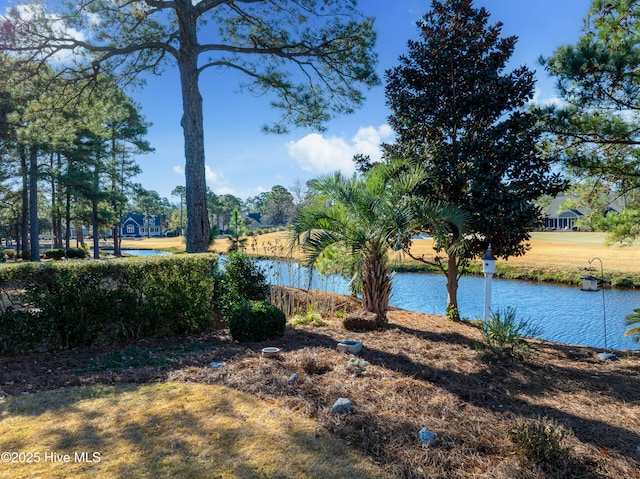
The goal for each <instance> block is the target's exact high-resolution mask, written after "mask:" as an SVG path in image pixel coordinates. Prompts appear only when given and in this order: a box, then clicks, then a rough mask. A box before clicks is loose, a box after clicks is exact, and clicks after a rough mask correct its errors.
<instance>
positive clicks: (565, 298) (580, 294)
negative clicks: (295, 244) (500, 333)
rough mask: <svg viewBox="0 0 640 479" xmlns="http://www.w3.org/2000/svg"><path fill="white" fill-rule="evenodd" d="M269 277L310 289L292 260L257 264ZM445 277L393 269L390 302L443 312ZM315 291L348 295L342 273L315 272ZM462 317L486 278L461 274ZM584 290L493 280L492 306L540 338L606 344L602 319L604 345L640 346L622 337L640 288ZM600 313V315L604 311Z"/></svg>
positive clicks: (475, 306) (471, 314) (473, 310)
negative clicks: (512, 315) (526, 322)
mask: <svg viewBox="0 0 640 479" xmlns="http://www.w3.org/2000/svg"><path fill="white" fill-rule="evenodd" d="M260 263H261V265H262V266H263V267H264V268H265V271H266V272H267V273H268V278H269V281H270V282H271V283H273V284H282V285H288V286H296V287H308V270H307V269H306V268H304V267H302V266H298V265H296V264H295V263H293V264H286V263H277V262H273V261H268V260H263V261H261V262H260ZM445 284H446V279H445V277H444V275H441V274H427V273H396V274H395V275H394V278H393V293H392V296H391V301H390V303H391V305H392V306H396V307H398V308H402V309H407V310H410V311H418V312H422V313H431V314H438V315H444V314H445V312H446V307H447V290H446V286H445ZM311 288H313V289H325V290H327V291H332V292H335V293H340V294H349V288H348V284H347V281H346V280H344V279H343V278H341V277H329V278H326V277H322V276H320V275H318V274H314V278H313V282H312V284H311ZM458 305H459V308H460V315H461V316H462V317H464V318H469V319H477V318H481V317H482V314H483V311H484V278H483V277H473V276H464V277H462V278H461V279H460V287H459V290H458ZM604 306H605V308H604V311H603V294H602V291H598V292H585V291H581V290H580V289H579V288H577V287H569V286H562V285H556V284H545V283H532V282H527V281H513V280H503V279H494V280H493V283H492V310H493V311H499V310H503V309H504V308H506V307H512V308H515V310H516V313H517V316H518V318H519V319H523V320H529V321H530V322H531V324H532V325H534V326H538V327H540V328H541V329H542V332H541V334H540V337H541V338H542V339H546V340H549V341H555V342H560V343H567V344H579V345H584V346H592V347H598V348H604V345H605V341H604V329H605V324H604V323H605V319H606V330H607V346H608V347H609V348H613V349H619V350H624V349H635V350H640V344H638V343H634V342H633V340H632V339H631V338H629V337H624V332H625V330H626V329H627V327H626V326H625V325H624V318H625V316H626V315H627V314H629V313H631V312H633V310H634V309H635V308H640V292H639V291H632V290H615V289H613V290H606V291H605V293H604ZM603 313H604V314H603Z"/></svg>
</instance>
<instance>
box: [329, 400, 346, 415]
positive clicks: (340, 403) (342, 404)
mask: <svg viewBox="0 0 640 479" xmlns="http://www.w3.org/2000/svg"><path fill="white" fill-rule="evenodd" d="M331 410H332V411H333V412H335V413H338V414H349V413H350V412H351V401H350V400H349V399H347V398H339V399H338V400H337V401H336V402H335V403H334V404H333V408H331Z"/></svg>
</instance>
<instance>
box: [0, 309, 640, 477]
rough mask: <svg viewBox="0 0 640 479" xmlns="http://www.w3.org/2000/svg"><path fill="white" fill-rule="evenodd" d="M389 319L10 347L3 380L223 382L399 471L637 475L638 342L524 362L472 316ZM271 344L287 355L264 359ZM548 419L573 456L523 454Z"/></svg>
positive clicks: (19, 388)
mask: <svg viewBox="0 0 640 479" xmlns="http://www.w3.org/2000/svg"><path fill="white" fill-rule="evenodd" d="M388 317H389V326H388V327H387V328H385V329H384V330H379V331H373V332H366V333H364V332H362V333H353V332H348V331H345V330H344V329H343V328H342V325H341V321H340V319H337V318H334V319H331V320H329V321H328V323H327V325H325V326H321V327H307V326H304V327H298V328H296V329H293V328H288V329H287V332H286V334H285V336H284V337H283V338H280V339H278V340H274V341H267V342H263V343H249V344H242V345H241V344H237V343H233V342H232V341H230V339H229V338H228V337H227V336H226V335H225V334H224V332H220V333H217V334H214V335H210V336H205V337H201V338H187V339H185V340H183V341H175V342H167V341H164V342H152V341H148V342H144V343H137V344H131V345H127V346H122V347H120V348H107V349H104V350H96V349H94V350H88V351H69V352H57V353H47V354H43V355H33V356H28V357H20V358H3V359H0V381H1V382H0V387H1V388H2V389H3V390H4V392H5V393H6V394H7V395H9V396H18V395H21V394H23V393H24V392H36V391H39V390H48V389H55V388H59V387H65V386H74V385H96V384H109V385H113V384H130V383H145V382H166V381H171V382H178V383H200V384H211V385H214V384H215V385H223V386H228V387H230V388H233V389H236V390H239V391H242V392H244V393H247V394H249V395H250V396H251V397H254V398H256V403H266V404H268V405H269V406H273V407H277V408H285V409H288V410H290V411H292V412H293V414H294V415H299V416H301V417H305V418H310V419H312V420H314V421H315V422H316V424H317V427H318V430H319V431H327V432H330V433H331V434H332V435H334V436H335V437H336V438H338V439H339V440H340V442H341V443H342V445H343V447H344V448H345V450H346V449H356V450H358V451H361V452H363V453H365V454H366V455H367V457H368V458H369V459H370V461H371V462H372V463H374V464H375V465H379V466H380V467H381V468H382V469H384V470H385V471H386V472H387V473H389V474H390V475H391V476H392V477H407V478H413V477H425V478H426V477H428V478H443V479H444V478H496V479H507V478H509V479H520V478H521V479H529V478H536V479H537V478H547V477H549V478H550V477H572V478H573V477H575V478H609V479H618V478H631V479H633V478H640V353H639V352H619V353H618V356H619V358H620V360H619V361H616V362H601V361H599V360H598V359H597V358H596V356H595V354H596V353H597V352H598V351H597V350H595V349H592V348H585V347H578V346H570V345H558V344H551V343H546V342H536V343H535V344H534V350H533V353H532V355H530V356H529V357H528V358H526V359H525V360H523V361H512V360H507V359H500V360H498V359H487V358H485V357H484V356H483V355H482V354H481V353H480V352H479V350H478V345H479V344H480V334H479V332H478V330H477V329H476V328H474V327H472V326H469V325H466V324H461V323H452V322H450V321H448V320H447V319H446V318H443V317H438V316H432V315H427V314H418V313H412V312H407V311H402V310H393V311H390V312H389V315H388ZM344 339H354V340H358V341H362V342H363V343H364V349H363V351H362V353H361V354H360V355H359V358H360V360H361V361H360V362H359V363H358V367H355V368H354V365H353V361H351V362H349V358H350V356H349V355H346V354H344V353H340V352H338V351H337V350H336V344H337V343H338V342H339V341H342V340H344ZM265 346H277V347H279V348H281V353H280V354H279V355H278V356H276V357H274V358H266V357H262V355H261V353H260V351H261V349H262V348H263V347H265ZM362 360H363V361H366V363H364V362H362ZM213 361H216V362H221V363H224V366H223V367H221V368H218V369H214V368H211V367H210V363H211V362H213ZM294 374H297V379H295V377H292V376H293V375H294ZM7 383H10V384H7ZM341 397H344V398H349V399H350V400H351V401H352V404H353V411H352V413H351V414H347V415H338V414H335V413H333V412H332V411H331V406H332V405H333V403H334V402H335V401H336V400H337V399H338V398H341ZM541 418H548V419H550V420H553V421H554V422H555V423H556V424H558V425H559V426H562V427H563V428H565V429H566V430H569V431H570V432H571V433H570V435H569V436H568V437H567V439H566V445H567V447H568V450H569V451H570V456H569V457H568V459H567V461H566V463H564V464H553V463H549V464H547V463H544V462H539V463H535V462H532V461H530V460H527V458H526V457H523V456H522V455H521V454H519V453H518V449H517V448H516V447H515V445H514V443H513V442H512V440H511V439H510V436H509V430H510V429H512V428H513V427H514V426H515V425H517V424H521V423H522V422H524V421H538V420H540V419H541ZM423 427H427V428H428V429H429V430H431V431H433V432H434V433H435V434H437V439H436V441H435V443H434V444H432V445H425V444H422V443H421V442H420V440H419V438H418V432H419V431H420V430H421V429H422V428H423ZM318 477H320V476H318Z"/></svg>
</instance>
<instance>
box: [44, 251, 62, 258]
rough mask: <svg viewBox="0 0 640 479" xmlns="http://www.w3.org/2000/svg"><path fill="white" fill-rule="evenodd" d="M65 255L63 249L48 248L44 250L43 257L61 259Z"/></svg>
mask: <svg viewBox="0 0 640 479" xmlns="http://www.w3.org/2000/svg"><path fill="white" fill-rule="evenodd" d="M64 256H65V251H64V250H63V249H48V250H47V251H45V252H44V257H45V258H47V259H62V258H64Z"/></svg>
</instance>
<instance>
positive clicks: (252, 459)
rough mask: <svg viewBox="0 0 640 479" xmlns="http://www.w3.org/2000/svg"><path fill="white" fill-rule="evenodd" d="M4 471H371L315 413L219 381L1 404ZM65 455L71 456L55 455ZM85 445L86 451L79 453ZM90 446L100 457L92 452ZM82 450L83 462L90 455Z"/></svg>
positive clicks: (189, 474)
mask: <svg viewBox="0 0 640 479" xmlns="http://www.w3.org/2000/svg"><path fill="white" fill-rule="evenodd" d="M0 411H1V413H0V414H1V416H2V422H1V423H0V450H2V451H23V452H31V453H39V454H33V455H31V459H32V460H34V461H36V460H37V461H38V462H32V463H24V462H23V463H19V462H17V463H10V464H7V463H4V464H3V465H2V470H3V472H2V473H1V474H0V476H1V477H11V478H28V477H42V478H44V477H47V478H55V477H60V478H81V477H82V478H84V477H107V478H118V477H152V478H160V477H172V478H204V477H216V478H255V477H268V478H276V477H281V478H296V479H297V478H315V477H332V478H336V479H337V478H343V477H354V478H377V477H380V476H381V474H384V473H383V471H381V470H380V469H379V468H376V467H375V466H373V465H371V464H370V463H368V462H367V461H366V460H365V459H363V457H362V455H359V454H358V453H356V452H355V451H353V450H347V451H345V450H344V448H343V445H342V443H341V442H340V441H339V440H337V439H336V438H334V437H332V436H330V435H328V434H327V433H325V432H322V431H320V430H319V428H318V426H317V424H316V422H315V421H312V420H310V419H306V418H303V417H302V416H300V415H296V414H294V413H293V412H291V411H288V410H287V409H285V408H281V407H278V406H277V405H276V404H274V402H273V401H263V400H259V398H256V397H255V396H250V395H247V394H245V393H241V392H239V391H235V390H232V389H228V388H225V387H222V386H212V385H202V384H185V383H164V384H145V385H136V386H130V385H129V386H87V387H81V388H66V389H60V390H56V391H51V392H46V393H41V394H36V395H29V396H18V397H13V398H9V399H7V400H4V401H2V402H1V403H0ZM52 452H55V453H56V455H57V457H58V458H62V457H64V455H65V454H66V455H68V456H69V462H67V463H65V462H62V461H59V462H54V461H53V459H52V456H51V453H52ZM82 452H88V455H87V456H86V457H83V458H81V457H77V456H76V453H78V454H80V453H82ZM94 452H95V453H97V455H94ZM87 458H88V459H89V460H87Z"/></svg>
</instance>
